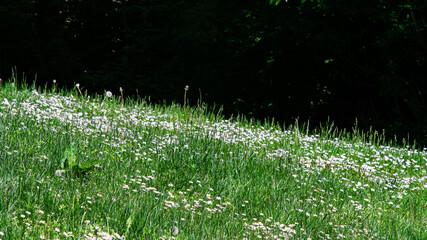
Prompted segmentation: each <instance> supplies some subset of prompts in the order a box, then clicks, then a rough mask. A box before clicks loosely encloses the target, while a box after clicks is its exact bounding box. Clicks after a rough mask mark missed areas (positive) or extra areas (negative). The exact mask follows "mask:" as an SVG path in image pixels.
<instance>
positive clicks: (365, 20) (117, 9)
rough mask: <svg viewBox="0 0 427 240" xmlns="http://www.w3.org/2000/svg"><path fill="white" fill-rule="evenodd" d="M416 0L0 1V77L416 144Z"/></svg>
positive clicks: (422, 28)
mask: <svg viewBox="0 0 427 240" xmlns="http://www.w3.org/2000/svg"><path fill="white" fill-rule="evenodd" d="M426 26H427V1H425V0H396V1H387V0H358V1H336V0H334V1H332V0H312V1H309V0H288V1H284V0H283V1H281V2H280V3H279V1H270V0H250V1H248V0H245V1H243V0H226V1H225V0H224V1H220V0H128V1H126V0H122V1H119V0H112V1H111V0H109V1H107V0H87V1H83V0H0V78H2V79H3V80H5V79H7V78H9V77H10V76H11V75H12V69H14V68H16V70H15V71H16V72H17V73H21V74H22V73H23V72H24V73H25V75H26V76H27V77H28V80H29V83H30V84H31V83H32V82H33V79H34V77H35V76H37V84H39V85H41V86H44V85H45V84H48V86H50V85H51V84H52V80H53V79H56V80H57V84H58V85H59V86H60V87H61V86H66V87H68V88H71V87H73V85H74V84H75V83H80V85H81V86H83V87H84V88H85V89H86V90H88V92H89V93H94V92H98V93H102V92H104V91H105V90H110V91H112V92H114V93H116V94H118V93H119V92H118V91H119V88H120V87H123V89H124V91H125V94H126V95H127V96H130V95H135V94H137V91H136V89H138V93H139V95H141V96H150V99H151V101H152V102H163V101H166V102H171V101H177V102H182V97H183V93H184V87H185V85H189V86H190V90H189V92H188V95H189V96H188V98H189V100H190V105H193V106H194V105H195V104H196V102H197V100H198V99H200V98H202V100H203V101H204V102H207V103H208V104H210V105H212V104H213V103H216V105H223V106H224V113H225V114H231V113H234V115H236V114H237V113H240V114H245V115H247V116H248V117H253V118H257V119H263V118H266V117H268V118H274V119H275V120H277V121H280V122H286V123H293V121H294V119H296V118H299V121H300V122H307V121H308V120H310V125H311V126H318V124H319V123H321V122H323V123H324V122H325V121H327V119H328V118H329V119H330V122H332V121H333V122H335V125H336V126H338V127H340V128H347V129H350V128H351V127H352V126H354V124H355V119H356V118H357V121H358V127H359V128H362V129H365V130H367V129H369V128H370V127H371V126H372V127H373V128H374V129H377V130H379V131H381V130H382V129H385V130H386V134H387V136H388V137H391V138H394V137H393V136H394V135H396V136H397V139H398V140H399V139H402V138H406V137H407V136H408V134H409V136H410V139H411V140H414V139H416V140H417V142H418V143H420V144H421V146H427V136H426V135H427V106H426V101H427V98H426V94H427V79H426V76H427V75H426V71H427V67H426V55H427V41H426V40H427V39H426V34H427V32H426Z"/></svg>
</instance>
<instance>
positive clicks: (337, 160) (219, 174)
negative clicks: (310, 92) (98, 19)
mask: <svg viewBox="0 0 427 240" xmlns="http://www.w3.org/2000/svg"><path fill="white" fill-rule="evenodd" d="M11 82H14V84H11ZM16 82H17V81H16V79H9V81H4V83H3V85H2V88H1V92H0V96H1V97H0V239H3V240H4V239H341V238H345V239H427V211H426V209H425V208H426V205H427V194H426V188H427V183H426V179H427V177H426V168H427V166H426V152H425V151H419V150H416V149H415V148H411V147H406V148H398V147H393V146H392V145H391V144H387V143H385V142H384V140H383V139H382V138H381V135H379V134H377V133H371V134H369V135H363V134H362V133H359V132H358V131H357V130H354V132H353V133H345V132H339V131H337V130H336V129H335V128H333V127H332V126H331V125H327V126H326V127H323V128H321V129H319V130H318V131H317V134H310V133H308V132H306V131H305V130H301V129H300V128H298V127H297V126H298V125H295V126H291V127H289V128H287V129H284V128H282V127H280V126H278V125H277V124H274V123H270V124H260V123H259V122H257V123H254V122H250V121H247V120H244V119H242V118H239V119H234V120H233V119H224V118H222V117H221V116H218V115H216V114H213V113H210V112H207V111H206V110H203V109H204V108H201V107H199V108H190V107H186V108H183V107H180V106H179V105H170V106H157V105H150V104H146V103H145V102H144V101H143V100H139V101H130V100H126V101H124V99H123V95H122V96H120V97H115V96H111V94H110V93H109V94H108V96H107V94H106V96H97V97H91V96H87V95H86V94H83V93H82V92H81V91H80V88H77V89H74V90H72V91H63V90H59V91H58V89H57V88H56V85H55V86H54V88H53V89H52V90H48V89H45V90H43V91H42V90H40V89H35V88H34V87H32V88H28V87H26V86H23V85H19V88H18V84H17V83H16ZM121 93H123V91H121ZM285 110H286V109H284V111H285Z"/></svg>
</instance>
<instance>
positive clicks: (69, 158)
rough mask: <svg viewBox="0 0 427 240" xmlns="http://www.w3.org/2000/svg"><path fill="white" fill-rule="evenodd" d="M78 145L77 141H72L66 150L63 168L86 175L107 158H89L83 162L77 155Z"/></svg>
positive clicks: (62, 163) (62, 162)
mask: <svg viewBox="0 0 427 240" xmlns="http://www.w3.org/2000/svg"><path fill="white" fill-rule="evenodd" d="M76 153H77V147H76V146H75V143H74V142H72V143H71V145H70V146H69V147H68V148H67V149H66V150H65V152H64V157H63V158H62V159H61V165H60V166H61V170H62V171H70V172H72V173H75V174H77V175H85V174H86V173H87V172H88V171H90V170H92V169H93V168H94V167H96V166H97V165H98V164H100V163H102V162H104V161H105V160H102V159H98V160H89V161H85V162H83V163H82V162H81V161H79V160H78V158H77V156H76Z"/></svg>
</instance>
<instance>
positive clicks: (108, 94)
mask: <svg viewBox="0 0 427 240" xmlns="http://www.w3.org/2000/svg"><path fill="white" fill-rule="evenodd" d="M105 94H106V95H107V97H109V98H110V97H112V96H113V93H112V92H110V91H107V92H106V93H105Z"/></svg>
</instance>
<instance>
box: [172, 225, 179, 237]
mask: <svg viewBox="0 0 427 240" xmlns="http://www.w3.org/2000/svg"><path fill="white" fill-rule="evenodd" d="M178 233H179V229H178V227H177V226H173V228H172V235H173V236H176V235H178Z"/></svg>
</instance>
